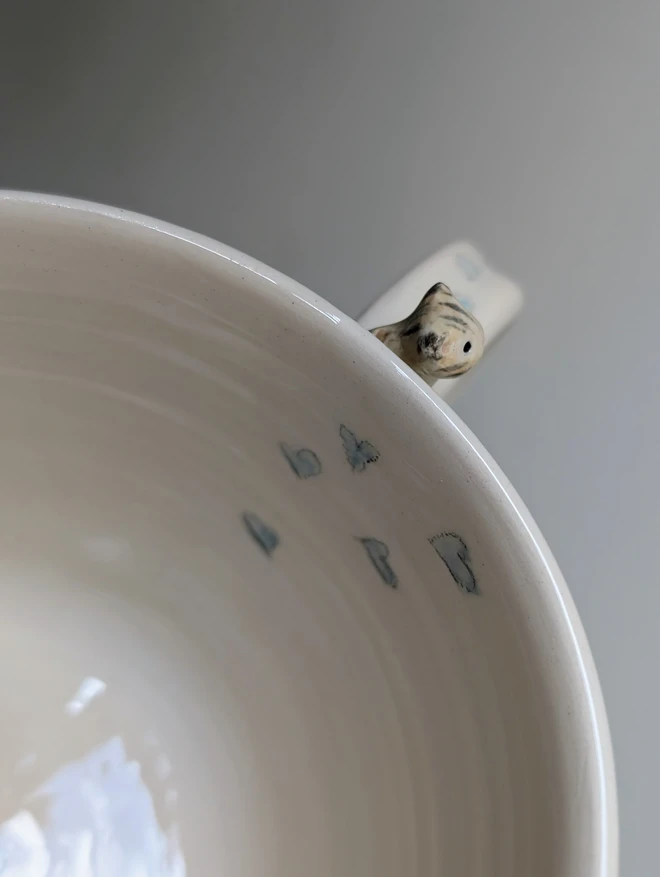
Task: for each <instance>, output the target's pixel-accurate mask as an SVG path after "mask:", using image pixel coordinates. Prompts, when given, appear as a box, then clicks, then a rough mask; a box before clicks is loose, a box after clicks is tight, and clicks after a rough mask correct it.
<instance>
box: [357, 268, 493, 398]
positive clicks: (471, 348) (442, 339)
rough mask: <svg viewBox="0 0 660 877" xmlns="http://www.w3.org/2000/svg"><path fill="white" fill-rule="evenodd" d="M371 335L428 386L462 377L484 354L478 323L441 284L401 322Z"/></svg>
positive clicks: (426, 294)
mask: <svg viewBox="0 0 660 877" xmlns="http://www.w3.org/2000/svg"><path fill="white" fill-rule="evenodd" d="M371 331H372V333H373V334H374V335H375V336H376V338H378V340H379V341H382V342H383V344H385V345H386V346H387V347H389V348H390V350H391V351H393V352H394V353H396V355H397V356H398V357H399V358H400V359H402V360H403V361H404V362H405V363H406V364H407V365H409V366H410V367H411V368H412V369H413V371H415V372H416V373H417V374H418V375H419V376H420V377H421V378H423V380H425V381H426V383H428V384H434V383H435V382H436V381H437V380H438V379H439V378H441V379H445V378H456V377H458V376H459V375H464V374H465V373H466V372H468V371H469V370H470V369H471V368H472V367H473V366H474V365H476V363H477V362H479V360H480V359H481V356H482V354H483V350H484V330H483V328H482V326H481V323H480V322H479V321H478V320H477V318H476V317H475V316H474V315H473V314H472V313H471V311H470V310H468V309H467V308H465V307H463V306H462V305H461V304H460V303H459V301H458V299H457V298H456V296H455V295H454V294H453V293H452V291H451V289H449V287H448V286H447V285H446V284H444V283H441V282H438V283H434V284H433V286H432V287H431V288H430V289H429V290H428V291H427V292H426V293H425V294H424V297H423V298H422V300H421V301H420V303H419V304H418V305H417V307H416V308H415V310H414V311H413V312H412V314H410V315H409V316H408V317H406V318H405V319H404V320H400V321H399V322H397V323H392V324H391V325H389V326H379V327H378V328H376V329H372V330H371Z"/></svg>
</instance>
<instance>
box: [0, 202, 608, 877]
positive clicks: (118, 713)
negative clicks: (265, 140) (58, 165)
mask: <svg viewBox="0 0 660 877" xmlns="http://www.w3.org/2000/svg"><path fill="white" fill-rule="evenodd" d="M47 201H48V199H38V198H33V199H30V198H24V199H20V198H18V199H17V198H16V197H14V196H11V195H10V196H7V197H5V198H3V199H0V400H1V402H2V408H3V429H2V431H1V432H0V451H1V453H0V479H1V482H0V483H2V488H3V503H2V506H0V546H1V548H2V555H1V556H2V566H1V567H0V575H1V576H2V595H3V611H2V614H1V615H0V657H1V658H2V660H1V661H0V692H2V699H3V722H2V727H1V728H0V741H1V744H2V745H1V747H0V822H1V823H2V829H1V831H0V856H2V855H4V860H2V859H0V874H2V875H3V877H4V875H5V874H7V875H9V874H11V875H13V877H18V875H21V877H27V875H29V877H42V875H43V877H46V875H48V877H63V875H69V874H70V875H72V877H73V875H75V877H79V875H83V874H85V875H94V877H106V875H109V874H112V875H114V877H118V875H124V874H125V875H127V877H129V875H130V877H133V875H136V877H137V875H140V877H143V875H144V877H182V875H184V874H187V875H201V877H207V875H208V877H211V875H213V877H215V875H217V874H232V875H233V874H249V875H250V877H285V875H286V877H303V875H308V874H309V873H314V874H315V875H318V877H331V875H332V877H344V875H349V874H360V875H361V877H366V875H379V877H395V875H396V877H400V875H402V874H406V875H409V877H431V875H437V874H447V875H461V877H484V875H488V877H523V875H524V877H529V875H532V874H533V875H535V877H573V875H575V877H606V875H607V877H611V875H613V874H615V869H616V812H615V802H614V790H613V777H612V768H611V754H610V749H609V738H608V734H607V727H606V723H605V718H604V714H603V710H602V704H601V699H600V692H599V689H598V685H597V681H596V677H595V674H594V671H593V667H592V664H591V659H590V656H589V652H588V648H587V646H586V643H585V641H584V636H583V634H582V630H581V627H580V624H579V621H578V619H577V617H576V615H575V612H574V609H573V607H572V603H571V601H570V597H569V596H568V594H567V592H566V589H565V587H564V585H563V583H562V580H561V577H560V576H559V573H558V571H557V570H556V568H555V567H554V564H553V562H552V559H551V558H550V556H549V554H548V552H547V548H546V547H545V546H544V544H543V542H542V540H541V538H540V536H539V534H538V533H537V532H536V530H535V528H534V526H533V524H532V523H531V521H530V520H529V518H528V516H527V515H526V513H525V512H524V510H523V509H522V508H521V506H520V505H519V502H518V500H517V499H516V497H515V495H513V493H512V491H511V490H510V487H509V486H508V485H507V484H506V482H505V481H504V479H503V477H502V476H501V474H500V473H499V472H498V470H497V469H496V468H495V467H494V465H493V464H492V462H491V461H490V460H489V458H488V457H487V456H486V455H485V453H484V452H483V451H482V449H480V447H479V446H478V444H477V443H476V442H475V440H474V439H473V438H472V437H471V436H470V435H469V433H468V432H467V431H466V430H465V429H464V428H463V427H462V426H461V425H460V424H459V423H458V422H457V421H456V420H455V419H454V417H453V415H451V414H450V412H449V411H448V409H446V407H444V406H443V403H441V402H439V401H438V400H437V399H435V398H434V397H433V394H432V393H431V391H430V390H428V389H427V388H424V387H423V385H422V384H421V382H419V381H418V380H417V379H416V378H414V377H413V375H412V373H411V372H410V371H409V370H408V369H407V368H406V367H405V366H403V365H401V364H400V363H398V362H397V361H396V359H395V358H394V357H393V356H392V355H391V354H389V352H388V351H387V350H386V349H385V348H384V347H383V345H382V344H381V343H380V342H379V341H377V340H376V339H375V338H373V337H371V336H370V335H369V334H368V333H366V332H363V331H362V330H360V329H359V328H358V327H357V326H356V325H355V324H354V323H352V321H350V320H348V319H347V318H345V317H343V316H342V315H340V314H338V313H337V312H336V311H334V309H332V308H331V307H330V306H329V305H327V304H326V303H325V302H323V301H322V300H320V299H318V298H317V297H315V296H313V295H312V294H311V293H308V292H307V291H306V290H303V289H302V288H301V287H300V286H298V285H297V284H295V283H294V282H292V281H289V280H287V279H286V278H282V277H281V276H279V275H277V274H276V273H275V272H272V271H270V270H269V269H266V268H264V267H263V266H260V265H258V264H257V263H254V262H253V261H252V260H249V259H247V258H245V257H242V256H239V254H236V253H234V252H233V251H231V250H228V249H226V248H224V247H221V246H219V245H215V244H213V243H212V242H210V241H206V240H204V239H202V238H198V237H195V236H192V235H190V236H188V240H185V239H184V238H185V235H184V233H180V232H178V231H177V230H176V229H173V228H171V227H169V226H165V225H162V224H158V223H151V222H150V221H147V220H143V219H140V218H136V217H131V216H126V217H125V218H124V219H122V218H121V215H120V214H117V215H113V214H112V211H106V212H105V214H104V213H103V212H102V211H101V210H100V209H90V208H88V207H85V206H84V205H78V204H75V203H74V202H62V203H64V205H65V206H55V205H49V204H48V203H47ZM140 223H141V224H140ZM150 224H151V225H153V227H149V225H150ZM342 424H343V425H345V426H346V427H348V428H349V429H350V431H351V433H352V434H353V435H354V437H355V442H356V446H355V447H354V448H353V450H351V449H350V448H347V440H346V433H343V434H342V435H340V428H341V426H342ZM362 441H365V442H368V443H370V444H369V446H371V447H373V449H375V450H376V451H377V457H378V459H374V460H373V461H372V462H365V464H364V466H363V467H362V468H360V466H359V465H353V466H351V465H349V460H348V459H347V456H349V457H350V455H351V453H352V454H353V455H354V458H355V456H356V455H357V457H359V455H360V453H361V454H362V456H363V458H364V459H365V460H366V456H367V451H366V450H365V449H367V448H368V447H369V446H367V445H360V442H362ZM282 442H284V443H285V444H286V446H287V448H288V449H290V450H292V452H293V453H297V452H298V451H299V450H300V449H307V450H310V451H313V453H314V454H315V455H316V456H317V458H318V460H319V461H320V463H321V471H320V473H318V474H316V473H315V474H313V475H311V476H310V477H304V478H303V477H297V476H296V473H295V472H294V471H293V468H292V465H291V459H290V458H289V457H290V456H291V454H289V457H285V455H284V454H283V452H282V449H281V447H280V443H282ZM356 448H357V450H356ZM374 456H375V455H374ZM298 459H299V458H298V457H295V458H294V463H295V462H296V460H298ZM300 459H303V461H304V460H307V464H308V463H309V459H308V458H300ZM358 462H359V461H358ZM307 464H306V465H307ZM245 512H249V513H251V514H254V515H257V516H259V518H260V519H261V520H262V521H263V522H265V523H266V524H267V525H268V526H269V527H270V528H272V530H273V531H275V532H276V533H277V536H278V537H279V541H278V544H277V545H276V547H274V549H273V550H272V555H271V556H267V554H266V553H265V552H264V551H261V550H260V548H259V546H258V545H257V544H256V542H255V540H254V539H253V538H251V536H250V535H249V533H248V531H247V530H246V528H245V526H244V523H243V520H242V515H243V514H244V513H245ZM447 532H450V533H456V534H460V537H461V539H462V540H464V542H465V544H466V545H467V546H468V547H469V550H470V566H471V569H472V571H473V572H474V575H475V578H476V581H477V583H478V586H479V588H478V590H479V593H478V594H476V593H465V592H463V591H461V590H460V589H459V587H457V584H456V582H455V581H454V580H453V579H452V576H451V575H450V573H449V570H448V567H447V566H446V565H445V564H444V563H443V562H442V560H441V559H440V557H439V556H438V554H437V553H436V551H435V550H434V548H433V546H432V545H431V544H430V543H429V540H430V539H432V538H433V537H434V536H437V535H438V534H442V533H447ZM364 539H375V540H378V541H379V542H382V543H383V544H385V545H386V546H387V548H388V550H389V555H388V562H389V563H390V564H391V568H392V570H393V571H395V572H396V579H397V584H398V587H396V588H393V587H389V586H388V585H387V584H385V582H384V580H383V579H382V578H381V577H380V576H379V575H378V572H377V570H376V568H375V566H374V564H373V563H372V562H371V560H370V555H369V554H368V552H367V551H365V545H364V543H363V542H361V541H360V540H364ZM113 778H119V779H118V780H117V781H116V782H112V780H113ZM83 791H84V795H83V794H82V793H83ZM76 796H78V797H81V796H82V798H84V801H85V805H84V806H82V805H81V804H80V803H77V804H76V805H74V804H72V801H73V799H74V798H76V800H77V797H76ZM58 800H61V802H62V805H61V807H58ZM67 802H68V803H67ZM85 807H87V808H88V809H89V811H90V812H89V813H88V812H87V811H86V810H85ZM62 808H65V810H66V812H67V814H68V817H67V818H70V821H69V822H68V823H67V824H66V825H64V824H63V822H62V812H64V811H63V810H62ZM113 814H121V818H119V817H117V816H114V815H113ZM128 828H130V829H131V832H130V837H129V835H127V834H126V832H127V830H128ZM63 849H66V856H64V854H63V853H62V850H63ZM14 854H15V855H16V856H17V857H18V858H16V859H15V860H14V859H11V858H10V855H14ZM63 856H64V857H63ZM58 857H59V858H58ZM3 861H4V864H3ZM62 861H64V862H65V864H64V865H63V866H62V867H63V868H64V870H60V871H58V870H56V868H57V865H58V862H62ZM3 868H4V870H3ZM21 868H23V870H21ZM12 869H13V870H12Z"/></svg>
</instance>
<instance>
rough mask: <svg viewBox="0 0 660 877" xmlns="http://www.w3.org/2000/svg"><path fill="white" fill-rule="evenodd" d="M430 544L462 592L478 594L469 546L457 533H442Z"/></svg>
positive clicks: (431, 540) (433, 538) (434, 537)
mask: <svg viewBox="0 0 660 877" xmlns="http://www.w3.org/2000/svg"><path fill="white" fill-rule="evenodd" d="M429 542H430V543H431V545H432V546H433V548H434V549H435V551H436V554H437V555H438V557H440V558H441V559H442V560H443V561H444V563H445V566H446V567H447V569H448V570H449V572H450V573H451V577H452V578H453V580H454V581H455V582H456V584H457V585H458V587H459V588H460V589H461V591H464V592H465V593H466V594H478V593H479V589H478V588H477V580H476V579H475V577H474V573H473V572H472V570H471V568H470V552H469V550H468V547H467V545H466V544H465V542H463V540H462V539H461V537H460V536H457V535H456V533H441V534H440V535H439V536H433V537H432V538H431V539H429Z"/></svg>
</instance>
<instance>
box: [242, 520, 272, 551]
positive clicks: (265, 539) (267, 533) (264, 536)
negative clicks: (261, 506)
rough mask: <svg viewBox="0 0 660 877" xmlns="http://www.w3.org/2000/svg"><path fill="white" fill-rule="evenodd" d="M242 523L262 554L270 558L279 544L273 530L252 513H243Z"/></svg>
mask: <svg viewBox="0 0 660 877" xmlns="http://www.w3.org/2000/svg"><path fill="white" fill-rule="evenodd" d="M243 523H244V524H245V527H246V529H247V531H248V533H249V534H250V536H252V538H253V539H254V541H255V542H256V543H257V545H258V546H259V548H261V550H262V551H263V552H264V554H266V555H268V557H272V554H273V552H274V551H275V549H276V548H277V546H278V545H279V544H280V537H279V536H278V535H277V533H276V532H275V530H273V528H272V527H270V526H269V525H268V524H267V523H266V522H265V521H262V520H261V518H260V517H259V515H255V514H254V512H244V513H243Z"/></svg>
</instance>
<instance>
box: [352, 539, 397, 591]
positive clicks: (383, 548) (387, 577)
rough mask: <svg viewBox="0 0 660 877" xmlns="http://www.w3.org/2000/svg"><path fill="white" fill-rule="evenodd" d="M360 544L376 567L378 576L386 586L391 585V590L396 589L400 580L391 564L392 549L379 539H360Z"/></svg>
mask: <svg viewBox="0 0 660 877" xmlns="http://www.w3.org/2000/svg"><path fill="white" fill-rule="evenodd" d="M358 542H361V543H362V544H363V545H364V548H365V550H366V552H367V554H368V555H369V560H370V561H371V562H372V563H373V565H374V566H375V567H376V570H377V572H378V575H379V576H380V577H381V579H382V580H383V581H384V582H385V584H386V585H389V586H390V588H396V587H397V586H398V584H399V580H398V578H397V577H396V573H395V572H394V570H393V569H392V567H391V566H390V564H389V561H388V557H389V556H390V549H389V548H388V547H387V545H386V544H385V543H384V542H381V541H380V540H379V539H358Z"/></svg>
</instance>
